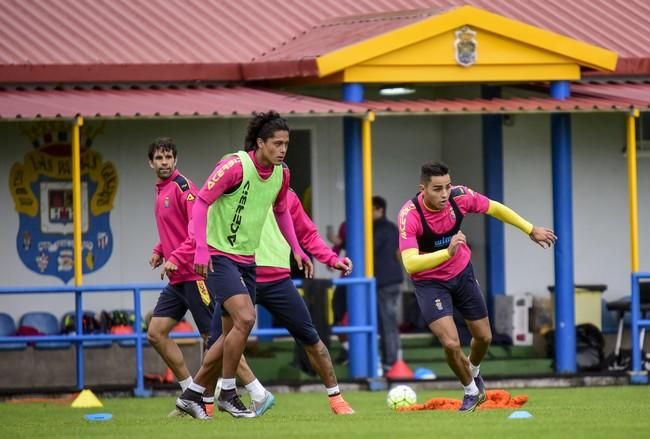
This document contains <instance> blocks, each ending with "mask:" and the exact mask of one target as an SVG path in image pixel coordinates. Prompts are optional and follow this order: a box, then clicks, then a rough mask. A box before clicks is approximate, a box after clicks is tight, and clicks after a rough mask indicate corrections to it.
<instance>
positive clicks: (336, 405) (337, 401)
mask: <svg viewBox="0 0 650 439" xmlns="http://www.w3.org/2000/svg"><path fill="white" fill-rule="evenodd" d="M329 400H330V408H331V409H332V413H334V414H335V415H353V414H354V410H352V407H350V404H348V402H347V401H346V400H345V399H343V396H342V395H340V394H339V395H336V396H330V397H329Z"/></svg>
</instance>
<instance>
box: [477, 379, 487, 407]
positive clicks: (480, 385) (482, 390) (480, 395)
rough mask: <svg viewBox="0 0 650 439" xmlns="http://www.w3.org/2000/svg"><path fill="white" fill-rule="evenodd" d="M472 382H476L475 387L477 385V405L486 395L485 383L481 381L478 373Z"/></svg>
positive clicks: (482, 401) (481, 402) (483, 400)
mask: <svg viewBox="0 0 650 439" xmlns="http://www.w3.org/2000/svg"><path fill="white" fill-rule="evenodd" d="M474 383H475V384H476V387H478V399H479V401H478V403H479V405H480V404H483V403H484V402H485V400H486V399H487V396H486V395H485V383H484V382H483V378H481V374H480V373H479V374H478V375H476V377H475V378H474Z"/></svg>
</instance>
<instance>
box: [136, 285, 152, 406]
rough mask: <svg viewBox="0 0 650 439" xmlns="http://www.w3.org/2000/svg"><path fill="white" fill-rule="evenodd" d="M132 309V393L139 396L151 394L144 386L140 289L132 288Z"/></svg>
mask: <svg viewBox="0 0 650 439" xmlns="http://www.w3.org/2000/svg"><path fill="white" fill-rule="evenodd" d="M133 311H134V312H135V328H134V329H135V335H136V337H137V338H136V339H135V374H136V385H135V389H134V390H133V394H134V395H135V396H139V397H147V396H151V391H150V390H147V389H145V388H144V366H143V359H142V338H143V336H142V306H141V303H140V289H139V288H135V289H134V290H133Z"/></svg>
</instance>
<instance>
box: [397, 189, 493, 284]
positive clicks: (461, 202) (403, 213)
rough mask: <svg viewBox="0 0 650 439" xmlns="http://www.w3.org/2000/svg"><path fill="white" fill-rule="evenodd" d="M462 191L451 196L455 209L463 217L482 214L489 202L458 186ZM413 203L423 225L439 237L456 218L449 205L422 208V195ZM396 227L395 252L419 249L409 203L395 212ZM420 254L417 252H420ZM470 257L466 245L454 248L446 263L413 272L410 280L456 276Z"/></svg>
mask: <svg viewBox="0 0 650 439" xmlns="http://www.w3.org/2000/svg"><path fill="white" fill-rule="evenodd" d="M461 187H462V188H463V189H464V191H463V194H462V195H460V196H457V197H454V201H455V202H456V205H457V206H458V209H459V210H460V211H461V213H462V214H463V215H464V214H466V213H485V212H487V210H488V207H489V206H490V199H489V198H487V197H486V196H485V195H482V194H479V193H478V192H475V191H473V190H471V189H469V188H467V187H465V186H461ZM417 201H418V203H419V204H420V207H421V208H422V212H423V213H424V219H425V220H426V221H427V225H428V226H429V228H430V229H431V231H433V232H434V233H439V234H443V233H445V232H447V231H449V230H451V229H452V228H453V227H454V224H455V223H456V216H455V214H454V210H453V208H452V206H451V203H449V202H447V204H446V205H445V207H444V208H443V209H442V210H439V211H433V210H431V209H429V208H428V207H426V205H425V204H424V201H423V200H422V193H420V194H418V196H417ZM397 223H398V228H399V249H400V251H404V250H408V249H411V248H419V247H418V242H417V238H418V236H421V235H422V233H423V229H422V221H421V219H420V215H419V214H418V212H417V210H416V208H415V205H414V204H413V201H412V200H409V201H407V202H406V203H405V204H404V206H402V208H401V209H400V211H399V215H398V217H397ZM420 253H421V252H420ZM471 255H472V252H471V250H470V249H469V247H468V246H466V245H461V246H459V247H458V250H457V251H456V254H455V255H454V256H453V257H452V258H451V259H449V260H447V261H445V262H443V263H442V264H440V265H438V266H437V267H434V268H431V269H429V270H425V271H422V272H420V273H414V274H413V275H411V278H413V279H414V280H426V279H435V280H442V281H446V280H449V279H451V278H453V277H454V276H456V275H457V274H458V273H460V272H461V271H463V269H464V268H465V267H466V266H467V264H468V263H469V260H470V257H471Z"/></svg>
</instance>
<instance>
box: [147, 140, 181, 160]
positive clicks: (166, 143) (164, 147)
mask: <svg viewBox="0 0 650 439" xmlns="http://www.w3.org/2000/svg"><path fill="white" fill-rule="evenodd" d="M158 150H160V151H163V152H164V151H169V152H171V153H172V155H173V156H174V158H176V154H177V152H176V143H174V139H172V138H171V137H158V138H157V139H155V140H154V141H153V142H151V144H150V145H149V160H153V155H154V154H155V153H156V151H158Z"/></svg>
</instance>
